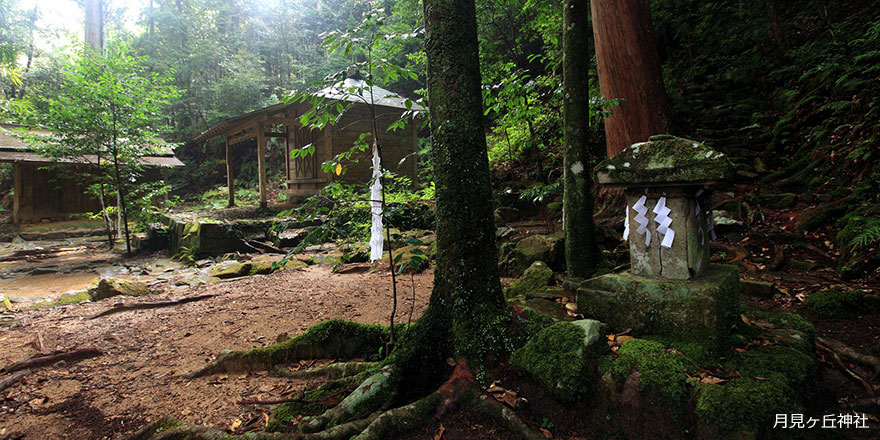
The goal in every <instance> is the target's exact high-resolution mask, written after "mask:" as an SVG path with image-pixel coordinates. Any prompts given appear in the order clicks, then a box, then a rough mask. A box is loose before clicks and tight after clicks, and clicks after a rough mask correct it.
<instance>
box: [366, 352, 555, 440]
mask: <svg viewBox="0 0 880 440" xmlns="http://www.w3.org/2000/svg"><path fill="white" fill-rule="evenodd" d="M460 405H467V406H469V407H471V408H473V409H475V410H478V411H480V412H482V413H483V414H485V415H487V416H490V417H493V418H497V419H499V421H501V422H502V424H504V425H505V426H506V427H507V428H508V429H510V430H511V431H512V432H513V433H515V434H517V435H518V437H519V438H523V439H528V440H544V439H545V437H544V435H543V434H541V432H539V431H537V430H535V429H533V428H531V427H530V426H528V425H527V424H526V423H525V422H523V421H522V419H520V418H519V416H517V415H516V413H515V412H514V411H513V410H511V409H510V408H508V407H506V406H504V405H503V404H501V403H500V402H498V401H497V400H495V399H494V398H492V397H490V396H489V395H488V394H486V393H485V392H484V391H483V390H482V389H481V388H480V386H479V384H477V382H476V380H474V376H473V374H472V373H471V371H470V369H469V368H468V366H467V364H466V363H464V362H458V363H457V364H456V367H455V370H454V371H453V372H452V375H451V376H450V377H449V379H448V380H447V381H446V382H445V383H444V384H443V385H442V386H440V388H439V389H437V391H435V392H433V393H431V394H429V395H427V396H425V397H423V398H421V399H419V400H417V401H415V402H413V403H410V404H408V405H404V406H401V407H399V408H394V409H392V410H389V411H386V412H384V413H383V414H382V415H380V416H379V417H377V418H376V419H375V420H374V421H373V422H372V423H370V425H369V426H367V428H366V429H364V430H363V432H361V433H360V434H359V435H358V436H356V437H354V438H355V439H356V440H381V439H388V438H394V437H396V436H399V435H402V434H405V433H407V432H410V431H413V430H416V429H419V428H422V427H424V426H425V425H427V424H429V423H430V422H431V421H432V420H434V419H436V418H440V417H442V416H444V415H445V414H447V413H448V412H450V411H451V410H453V409H455V408H456V407H458V406H460Z"/></svg>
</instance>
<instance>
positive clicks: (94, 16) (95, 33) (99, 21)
mask: <svg viewBox="0 0 880 440" xmlns="http://www.w3.org/2000/svg"><path fill="white" fill-rule="evenodd" d="M84 3H85V26H86V28H85V41H86V44H88V45H89V48H91V49H92V51H93V52H95V53H96V54H99V55H101V54H102V53H103V51H104V2H103V0H85V2H84Z"/></svg>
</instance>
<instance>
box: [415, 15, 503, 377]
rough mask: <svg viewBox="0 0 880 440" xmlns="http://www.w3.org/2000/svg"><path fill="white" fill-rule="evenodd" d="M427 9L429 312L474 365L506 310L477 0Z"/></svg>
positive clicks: (488, 348)
mask: <svg viewBox="0 0 880 440" xmlns="http://www.w3.org/2000/svg"><path fill="white" fill-rule="evenodd" d="M424 12H425V20H426V29H425V30H426V39H425V50H426V53H427V73H428V96H429V102H430V108H431V130H432V137H433V145H432V157H433V158H434V170H435V176H436V177H435V183H436V188H437V190H436V201H437V210H436V216H437V225H436V231H437V249H438V256H437V263H436V269H435V276H434V290H433V294H432V295H431V301H430V304H429V307H428V309H429V310H428V311H427V312H426V315H428V317H429V318H430V319H436V320H437V321H438V324H439V323H440V322H442V321H447V323H446V326H447V328H450V327H449V326H450V325H451V335H450V336H451V341H452V347H453V351H454V353H452V354H453V355H454V356H455V357H457V358H459V359H464V360H466V361H469V362H474V364H472V365H475V364H480V363H481V362H484V361H485V357H486V356H487V355H488V354H489V353H490V352H492V351H493V350H492V343H493V341H497V336H498V334H497V332H499V331H501V330H500V327H502V325H499V322H498V320H497V319H496V318H498V317H499V316H502V313H503V311H504V297H503V295H502V293H501V282H500V279H499V274H498V250H497V248H496V245H495V224H494V219H493V215H492V212H493V207H492V190H491V187H490V181H489V158H488V155H487V151H486V136H485V129H484V122H483V108H482V107H483V105H482V104H483V103H482V95H481V92H480V65H479V58H478V46H477V22H476V11H475V7H474V0H425V1H424ZM432 309H434V310H432ZM443 315H445V316H443ZM448 331H449V330H447V332H448Z"/></svg>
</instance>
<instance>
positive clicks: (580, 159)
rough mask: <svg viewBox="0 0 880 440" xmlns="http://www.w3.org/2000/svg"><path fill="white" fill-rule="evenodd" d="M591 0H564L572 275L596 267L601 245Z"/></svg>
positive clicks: (565, 133) (569, 260) (566, 207)
mask: <svg viewBox="0 0 880 440" xmlns="http://www.w3.org/2000/svg"><path fill="white" fill-rule="evenodd" d="M588 2H589V0H565V1H563V3H562V23H563V24H562V29H563V32H562V76H563V82H562V89H563V90H562V94H563V96H565V101H564V103H563V113H564V119H563V137H564V146H563V179H564V184H565V189H564V194H563V206H564V209H563V211H564V213H563V215H564V220H563V221H564V222H565V268H566V272H567V273H568V276H569V277H582V278H584V277H588V276H590V275H592V274H593V273H594V272H595V271H596V265H597V264H598V260H599V246H598V244H597V243H596V235H595V225H594V224H593V194H592V187H593V177H592V172H593V161H592V157H591V154H590V132H589V129H588V126H589V123H590V96H589V93H590V90H589V69H588V68H587V63H588V62H589V59H590V54H589V47H590V45H589V43H590V42H589V33H590V30H589V3H588Z"/></svg>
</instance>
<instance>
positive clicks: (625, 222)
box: [623, 206, 629, 241]
mask: <svg viewBox="0 0 880 440" xmlns="http://www.w3.org/2000/svg"><path fill="white" fill-rule="evenodd" d="M623 209H625V210H626V219H624V220H623V239H624V240H625V241H629V206H624V208H623Z"/></svg>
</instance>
